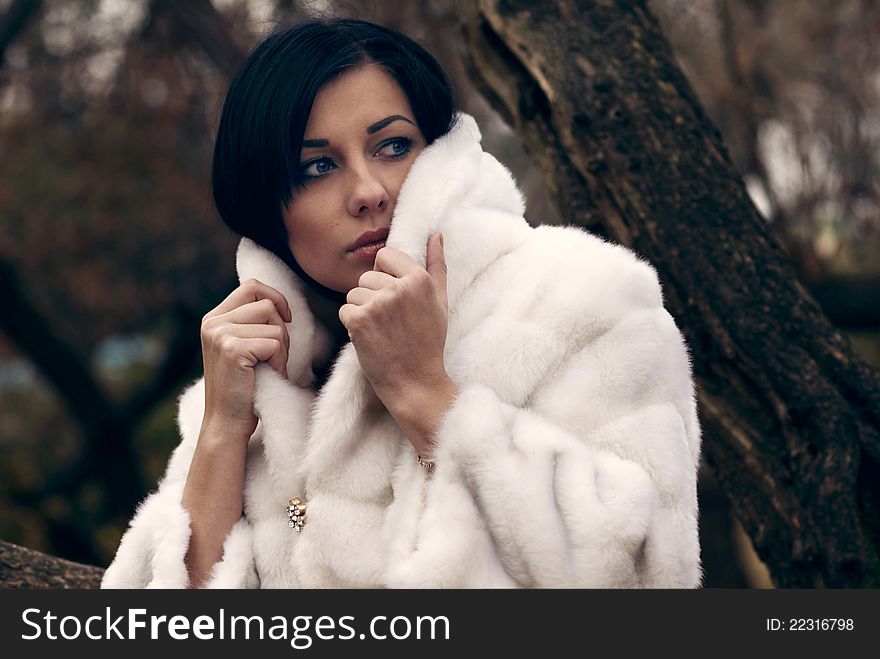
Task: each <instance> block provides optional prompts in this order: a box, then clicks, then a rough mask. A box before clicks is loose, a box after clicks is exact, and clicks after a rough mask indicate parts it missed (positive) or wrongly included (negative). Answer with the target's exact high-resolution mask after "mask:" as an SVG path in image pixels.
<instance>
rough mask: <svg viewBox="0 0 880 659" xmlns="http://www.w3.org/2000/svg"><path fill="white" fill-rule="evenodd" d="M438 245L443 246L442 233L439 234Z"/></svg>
mask: <svg viewBox="0 0 880 659" xmlns="http://www.w3.org/2000/svg"><path fill="white" fill-rule="evenodd" d="M440 247H444V245H443V234H442V233H441V234H440Z"/></svg>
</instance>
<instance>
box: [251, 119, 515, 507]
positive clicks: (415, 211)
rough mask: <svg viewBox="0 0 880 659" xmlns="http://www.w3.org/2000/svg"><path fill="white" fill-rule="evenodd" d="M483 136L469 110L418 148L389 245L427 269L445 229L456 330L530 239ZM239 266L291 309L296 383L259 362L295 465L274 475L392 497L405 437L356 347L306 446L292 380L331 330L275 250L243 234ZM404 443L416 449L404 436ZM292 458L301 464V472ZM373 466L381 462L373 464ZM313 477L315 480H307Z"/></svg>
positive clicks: (293, 488) (260, 406)
mask: <svg viewBox="0 0 880 659" xmlns="http://www.w3.org/2000/svg"><path fill="white" fill-rule="evenodd" d="M480 139H481V135H480V131H479V129H478V127H477V124H476V122H475V121H474V119H473V118H472V117H471V116H469V115H466V114H463V113H462V114H459V115H458V117H457V120H456V123H455V125H454V127H453V129H452V130H451V131H450V132H449V133H448V134H446V135H445V136H443V137H440V138H438V139H437V140H435V141H434V142H433V143H432V144H431V145H430V146H428V147H427V148H426V149H425V150H424V151H423V152H422V153H420V154H419V156H418V157H417V158H416V161H415V162H414V163H413V165H412V168H411V169H410V172H409V174H408V176H407V179H406V181H405V182H404V184H403V186H402V187H401V190H400V194H399V197H398V201H397V206H396V209H395V213H394V216H393V218H392V221H391V227H390V233H389V236H388V240H387V243H386V244H387V245H388V246H389V247H394V248H396V249H399V250H401V251H404V252H406V253H407V254H409V255H410V256H411V257H412V258H413V259H414V260H415V261H416V262H417V263H419V264H420V265H422V266H424V265H425V260H426V259H425V257H426V249H427V242H428V238H429V237H430V235H431V234H432V233H434V232H435V231H442V232H443V234H444V240H445V254H446V261H447V264H448V269H449V270H448V277H447V295H448V299H449V309H450V335H452V333H453V332H452V327H453V325H454V314H455V309H456V307H457V303H458V301H459V299H460V297H461V295H462V293H463V292H464V291H465V289H467V287H468V286H469V285H470V283H471V282H472V281H473V280H474V279H475V277H477V276H478V274H479V272H480V271H481V270H482V269H484V268H485V267H486V265H488V264H489V263H492V262H493V261H494V260H495V259H497V258H498V257H499V256H501V255H503V254H505V253H507V252H509V251H511V250H512V249H514V248H515V247H516V246H517V245H518V244H519V243H520V242H521V241H522V240H524V239H525V238H526V234H527V232H528V230H529V226H528V224H527V223H526V221H525V219H523V211H524V202H523V197H522V194H521V193H520V191H519V190H518V188H517V186H516V184H515V182H514V180H513V177H512V176H511V174H510V172H509V171H508V170H507V169H506V168H505V167H504V166H503V165H502V164H501V163H499V162H498V161H497V160H496V159H495V158H494V157H493V156H491V155H490V154H488V153H485V152H484V151H483V150H482V147H481V145H480ZM463 208H470V209H480V210H481V212H480V214H479V216H478V219H479V221H478V222H474V219H475V215H474V213H457V212H456V211H457V210H460V209H463ZM482 211H485V212H482ZM464 224H467V226H463V225H464ZM237 270H238V276H239V279H240V281H244V280H246V279H248V278H251V277H253V278H256V279H259V280H260V281H262V282H263V283H265V284H268V285H269V286H272V287H273V288H276V289H277V290H278V291H280V292H281V293H282V294H283V295H284V296H285V297H286V298H287V300H288V302H289V304H290V307H291V311H292V317H293V321H292V322H291V323H289V324H288V331H289V333H290V351H289V356H288V363H287V370H288V377H289V381H284V380H283V379H282V378H281V377H279V376H278V374H277V373H275V372H274V371H273V370H272V369H271V368H270V367H269V366H268V364H258V365H257V368H256V371H255V408H256V410H257V413H258V416H259V417H260V420H261V425H262V427H263V433H262V436H263V444H264V446H265V449H266V452H267V457H268V458H270V459H269V462H270V471H273V472H274V470H273V469H272V468H271V467H272V464H271V463H273V462H274V463H276V464H277V463H278V462H280V460H281V459H283V460H284V462H285V463H286V465H285V467H284V469H285V471H284V473H283V474H282V473H280V472H279V473H275V474H274V477H275V481H276V485H277V486H278V488H279V489H280V491H281V492H285V493H296V492H302V491H303V490H304V489H305V490H307V491H308V492H309V493H314V492H316V491H318V490H320V489H322V488H326V487H328V486H329V485H328V484H330V483H333V487H334V488H335V490H336V493H338V494H340V495H344V496H349V497H354V498H359V497H367V498H369V499H371V500H373V501H375V500H376V498H377V497H378V498H386V497H387V496H388V494H389V493H388V490H387V488H388V486H389V479H390V472H391V471H392V468H393V464H392V463H393V460H394V456H396V455H398V454H399V453H400V448H401V446H400V445H401V439H403V438H402V435H401V434H400V432H399V430H397V428H396V425H395V424H394V423H393V420H392V419H391V418H390V416H389V415H388V414H387V413H385V410H384V407H383V406H382V405H381V402H380V401H379V400H378V398H377V397H376V396H375V394H374V393H373V391H372V388H371V387H370V385H369V382H368V381H367V379H366V377H365V376H364V375H363V372H362V371H361V369H360V365H359V363H358V360H357V353H356V351H355V349H354V346H353V345H352V344H351V343H347V344H346V345H345V346H343V348H342V349H341V351H340V353H339V355H338V357H337V358H336V362H335V364H334V366H333V371H332V373H331V375H330V378H329V379H328V381H327V383H326V384H325V385H324V387H323V388H322V390H321V394H320V396H319V398H318V400H316V401H315V404H314V406H313V413H312V415H311V425H310V428H309V431H308V436H307V438H306V440H305V445H304V446H300V443H301V441H302V440H301V438H300V437H298V436H301V434H302V429H301V428H294V427H290V426H291V421H290V419H289V414H288V413H287V411H289V409H290V408H291V406H292V405H294V401H293V400H292V399H291V397H292V396H293V395H294V394H293V391H292V390H293V389H294V387H292V385H296V386H297V387H300V388H307V387H308V386H309V385H310V384H311V382H312V381H313V372H312V365H313V364H315V363H317V361H318V360H323V359H326V357H327V356H328V351H329V350H330V349H331V346H330V338H329V335H328V332H327V330H326V329H325V328H324V327H323V326H322V325H321V324H320V323H318V322H317V321H316V319H315V317H314V315H313V314H312V313H311V311H310V309H309V306H308V303H307V301H306V297H305V295H304V293H303V291H304V287H305V284H304V283H303V282H302V281H301V280H300V279H299V277H298V276H297V275H296V274H295V273H294V272H293V271H291V270H290V269H289V268H288V267H287V265H286V264H284V262H283V261H281V260H280V259H279V258H278V257H276V256H275V255H274V254H272V253H271V252H269V251H268V250H266V249H264V248H262V247H260V246H258V245H257V244H256V243H254V242H252V241H251V240H248V239H242V241H241V243H240V245H239V248H238V254H237ZM449 348H450V344H449V341H447V351H448V350H449ZM376 424H387V426H388V428H387V432H381V433H378V434H379V435H381V436H382V437H383V438H384V441H383V442H373V443H372V445H370V446H366V445H364V444H363V443H360V444H356V442H357V439H358V437H361V436H363V435H364V434H365V432H366V431H367V430H376V428H375V426H376ZM368 427H369V428H368ZM403 445H404V448H411V447H409V445H408V443H407V442H406V441H405V439H403ZM353 452H354V453H357V454H358V455H357V456H356V457H357V458H358V459H347V458H353V457H355V456H353V455H352V453H353ZM272 457H276V459H275V460H273V459H271V458H272ZM291 464H293V465H297V466H298V467H299V470H298V472H297V470H296V469H292V468H290V467H289V465H291ZM347 465H348V468H347ZM354 465H357V466H356V467H355V466H354ZM364 465H370V466H371V467H372V468H371V469H366V470H365V468H364ZM349 472H350V473H349ZM370 472H372V473H370ZM306 477H307V478H308V482H303V479H305V478H306ZM285 496H293V494H289V495H285Z"/></svg>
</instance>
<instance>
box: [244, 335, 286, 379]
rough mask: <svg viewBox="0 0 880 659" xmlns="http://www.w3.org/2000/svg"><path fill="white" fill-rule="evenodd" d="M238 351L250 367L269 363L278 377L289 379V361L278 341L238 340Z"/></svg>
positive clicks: (263, 339)
mask: <svg viewBox="0 0 880 659" xmlns="http://www.w3.org/2000/svg"><path fill="white" fill-rule="evenodd" d="M236 350H237V351H239V354H241V356H242V358H243V359H244V360H245V361H246V362H247V364H248V365H251V366H254V365H256V363H257V362H267V363H268V364H269V366H271V367H272V369H273V370H274V371H275V372H276V373H278V375H280V376H281V377H283V378H284V379H287V361H286V359H285V355H284V352H283V348H282V345H281V342H280V341H278V339H266V338H255V339H236Z"/></svg>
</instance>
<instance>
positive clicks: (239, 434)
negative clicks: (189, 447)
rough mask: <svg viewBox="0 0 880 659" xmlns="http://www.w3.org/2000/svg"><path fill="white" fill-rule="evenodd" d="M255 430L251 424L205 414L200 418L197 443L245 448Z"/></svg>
mask: <svg viewBox="0 0 880 659" xmlns="http://www.w3.org/2000/svg"><path fill="white" fill-rule="evenodd" d="M255 429H256V428H255V426H254V424H253V423H251V422H246V421H241V420H238V419H230V418H228V417H224V416H221V415H213V414H205V416H204V417H203V418H202V427H201V429H200V430H199V443H200V444H201V443H206V444H211V445H214V444H220V445H224V446H228V445H230V444H232V445H243V446H247V443H248V440H250V438H251V435H252V434H253V432H254V430H255Z"/></svg>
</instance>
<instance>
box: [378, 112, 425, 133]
mask: <svg viewBox="0 0 880 659" xmlns="http://www.w3.org/2000/svg"><path fill="white" fill-rule="evenodd" d="M395 121H405V122H406V123H408V124H411V125H413V126H415V124H414V123H413V122H411V121H410V120H409V119H407V118H406V117H404V116H403V115H402V114H392V115H391V116H390V117H385V118H384V119H382V120H380V121H377V122H376V123H374V124H372V125H371V126H367V133H369V134H370V135H372V134H373V133H376V132H378V131H380V130H382V129H383V128H385V126H387V125H388V124H390V123H393V122H395Z"/></svg>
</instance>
